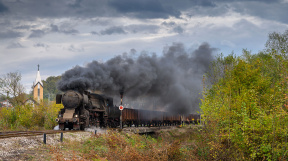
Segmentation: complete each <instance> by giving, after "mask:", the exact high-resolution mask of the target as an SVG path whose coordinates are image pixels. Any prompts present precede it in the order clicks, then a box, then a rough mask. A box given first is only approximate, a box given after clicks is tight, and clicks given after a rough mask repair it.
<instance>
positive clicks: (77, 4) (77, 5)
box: [68, 0, 82, 8]
mask: <svg viewBox="0 0 288 161" xmlns="http://www.w3.org/2000/svg"><path fill="white" fill-rule="evenodd" d="M81 2H82V0H75V2H74V3H70V4H68V6H69V7H71V8H81Z"/></svg>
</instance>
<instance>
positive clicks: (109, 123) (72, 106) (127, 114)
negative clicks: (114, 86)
mask: <svg viewBox="0 0 288 161" xmlns="http://www.w3.org/2000/svg"><path fill="white" fill-rule="evenodd" d="M120 94H121V92H120ZM122 97H123V92H122V94H121V99H122ZM61 103H62V104H63V106H64V108H63V109H61V110H60V111H59V114H58V118H56V121H57V122H58V123H59V128H60V129H61V130H65V129H67V128H68V129H69V130H71V129H73V130H79V129H80V130H84V129H85V128H87V127H89V126H96V127H118V126H120V116H121V111H120V110H119V108H118V107H117V106H115V105H113V99H112V98H111V97H107V96H105V95H100V94H96V93H90V92H88V91H84V92H78V91H74V90H70V91H67V92H65V93H64V94H58V95H56V104H61ZM199 119H200V115H195V114H194V115H192V114H190V115H187V116H185V117H184V116H183V115H182V116H181V115H179V114H169V113H167V112H163V111H151V110H143V109H129V108H125V109H124V110H123V111H122V127H123V126H124V125H126V126H132V125H134V126H136V127H138V126H149V127H150V126H165V125H166V126H167V125H168V126H169V125H180V124H181V123H182V122H186V123H197V122H199Z"/></svg>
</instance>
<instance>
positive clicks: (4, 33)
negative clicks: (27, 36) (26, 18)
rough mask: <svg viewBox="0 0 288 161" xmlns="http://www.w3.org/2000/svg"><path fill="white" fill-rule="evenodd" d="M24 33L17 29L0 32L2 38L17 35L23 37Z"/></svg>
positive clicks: (15, 36)
mask: <svg viewBox="0 0 288 161" xmlns="http://www.w3.org/2000/svg"><path fill="white" fill-rule="evenodd" d="M22 35H23V34H22V33H21V32H16V31H11V30H8V31H4V32H0V38H2V39H9V38H17V37H21V36H22Z"/></svg>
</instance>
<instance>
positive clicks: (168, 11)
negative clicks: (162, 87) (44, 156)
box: [0, 0, 288, 92]
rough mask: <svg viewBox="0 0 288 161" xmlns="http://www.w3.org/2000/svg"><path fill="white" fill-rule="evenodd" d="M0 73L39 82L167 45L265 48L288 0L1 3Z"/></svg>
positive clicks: (286, 18)
mask: <svg viewBox="0 0 288 161" xmlns="http://www.w3.org/2000/svg"><path fill="white" fill-rule="evenodd" d="M0 28H1V30H0V60H1V64H0V76H2V75H4V74H6V73H8V72H15V71H19V72H21V74H22V83H23V84H24V85H25V87H26V88H27V92H28V91H29V89H30V87H31V86H32V84H33V81H34V80H35V77H36V72H37V65H38V64H40V73H41V76H42V79H46V78H47V77H49V76H58V75H61V74H62V73H64V72H65V71H66V70H68V69H71V68H72V67H74V66H76V65H81V66H83V65H85V64H87V63H89V62H91V61H92V60H98V61H102V62H105V61H107V60H109V59H111V58H112V57H114V56H116V55H119V54H122V53H124V52H130V51H131V49H133V51H135V50H136V51H137V52H138V53H140V52H141V51H146V52H149V53H153V52H154V53H156V54H157V55H161V54H162V51H163V49H164V48H165V47H167V46H170V45H172V44H173V43H174V42H177V43H183V44H184V45H185V47H186V48H187V50H188V51H189V50H194V49H196V48H197V47H198V46H199V45H200V44H202V43H203V42H207V43H209V44H210V46H211V47H213V48H217V49H218V50H217V51H216V53H215V55H216V54H219V53H223V54H224V55H228V54H229V53H231V52H232V51H234V53H235V54H237V55H241V51H242V49H244V48H245V49H248V50H251V51H252V53H257V52H258V51H260V50H262V49H264V47H265V42H266V40H267V37H268V33H270V32H273V31H276V32H284V31H285V30H287V29H288V0H0Z"/></svg>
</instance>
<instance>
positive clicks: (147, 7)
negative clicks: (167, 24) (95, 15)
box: [109, 0, 181, 18]
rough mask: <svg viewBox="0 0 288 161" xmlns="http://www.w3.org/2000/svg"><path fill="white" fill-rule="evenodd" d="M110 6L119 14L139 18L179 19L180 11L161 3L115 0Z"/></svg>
mask: <svg viewBox="0 0 288 161" xmlns="http://www.w3.org/2000/svg"><path fill="white" fill-rule="evenodd" d="M109 5H110V6H112V7H113V8H115V9H116V10H117V11H118V12H120V13H123V14H127V15H131V16H134V17H138V18H168V17H169V16H174V17H179V16H180V14H181V13H180V11H178V10H176V9H174V8H173V7H172V6H170V5H169V6H168V5H165V2H164V3H161V2H160V1H155V0H145V1H135V0H123V1H118V0H113V1H109Z"/></svg>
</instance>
